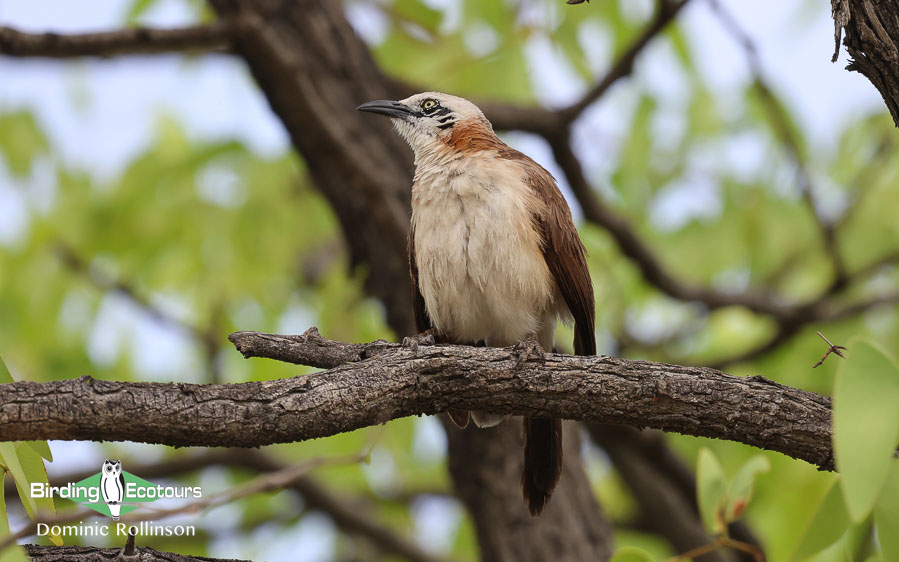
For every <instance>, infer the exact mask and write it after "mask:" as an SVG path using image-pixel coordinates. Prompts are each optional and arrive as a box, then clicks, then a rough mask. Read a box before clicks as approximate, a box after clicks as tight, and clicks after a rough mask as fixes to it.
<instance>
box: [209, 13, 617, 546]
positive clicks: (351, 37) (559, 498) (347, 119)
mask: <svg viewBox="0 0 899 562" xmlns="http://www.w3.org/2000/svg"><path fill="white" fill-rule="evenodd" d="M211 3H212V5H213V7H214V8H215V9H216V10H217V11H218V12H219V14H221V15H223V16H224V15H234V14H238V13H240V14H242V15H243V16H244V17H243V18H242V19H243V20H244V21H245V24H244V25H243V26H242V27H241V30H240V37H239V40H238V45H237V47H238V51H239V53H240V54H241V55H242V56H243V58H244V59H245V60H246V62H247V64H248V65H249V67H250V70H251V71H252V73H253V76H254V77H255V78H256V80H257V82H258V83H259V85H260V87H261V88H262V90H263V91H264V93H265V95H266V97H267V98H268V100H269V103H270V104H271V107H272V109H273V110H274V111H275V113H277V114H278V116H279V117H280V118H281V120H282V122H283V123H284V126H285V127H286V128H287V130H288V132H289V133H290V137H291V140H292V142H293V145H294V147H295V148H296V150H297V151H298V152H299V153H300V155H301V156H302V157H303V160H304V162H305V163H306V165H307V166H308V169H309V174H310V175H311V178H312V180H313V182H314V183H315V185H316V186H317V187H318V189H319V190H320V191H321V192H322V193H323V194H324V196H325V197H327V199H328V201H329V202H330V203H331V205H332V207H333V208H334V211H335V213H336V214H337V216H338V218H339V220H340V224H341V226H342V228H343V233H344V236H345V237H346V240H347V243H348V245H349V248H350V253H351V256H352V260H353V263H354V264H360V265H363V266H365V268H366V270H367V272H368V280H367V289H368V291H369V292H370V293H371V294H372V295H374V296H375V297H377V298H379V299H380V300H381V301H382V302H383V303H384V305H385V308H386V311H387V319H388V322H389V324H390V326H391V327H392V328H393V330H394V331H395V332H396V333H397V335H399V336H403V335H406V334H412V333H414V328H413V325H412V313H411V306H410V305H411V296H410V286H409V283H410V280H409V274H408V268H407V264H406V251H405V238H406V231H407V229H408V225H409V209H410V187H411V185H412V166H411V154H410V151H409V149H408V148H407V147H406V146H405V145H404V144H403V143H402V141H401V140H400V139H399V138H398V137H397V136H396V135H395V134H394V133H393V132H392V131H391V130H390V127H389V125H387V124H385V123H384V121H383V120H379V119H372V118H371V116H370V115H365V114H362V113H359V112H357V111H355V108H356V106H357V105H359V104H360V103H361V102H363V101H368V100H373V99H380V98H384V97H389V96H388V92H389V82H388V80H387V79H386V78H385V77H384V76H383V75H382V74H381V73H380V72H379V70H378V68H377V66H376V65H375V64H374V61H373V60H372V58H371V54H370V53H369V51H368V48H367V47H366V46H365V44H364V43H363V42H362V41H361V40H360V39H359V38H358V37H357V36H356V34H355V33H354V31H353V29H352V28H351V27H350V25H349V23H348V22H347V21H346V18H345V17H344V13H343V5H342V3H341V2H337V1H336V0H301V1H292V0H256V1H249V0H211ZM297 219H298V220H302V217H297ZM450 429H451V431H449V437H450V442H451V447H450V465H451V467H452V468H451V474H452V476H453V481H454V484H455V486H456V489H457V490H459V493H460V496H461V497H462V500H463V502H464V503H465V504H466V505H467V506H468V507H469V509H470V510H471V514H472V517H473V518H474V520H475V522H476V525H477V529H478V539H479V541H480V543H481V547H482V558H483V559H484V560H491V561H503V560H509V561H520V560H572V561H575V560H605V559H607V558H609V556H610V546H609V545H610V537H611V531H610V529H609V527H608V525H607V523H606V522H605V520H604V519H603V516H602V513H601V512H600V510H599V507H598V506H597V504H596V502H595V500H594V499H593V495H592V491H591V489H590V486H589V483H588V482H587V479H586V476H585V474H584V471H583V467H582V466H581V461H580V455H579V451H578V443H577V439H576V437H575V430H574V426H573V425H570V427H569V428H568V434H569V437H568V440H567V441H566V450H565V454H566V462H565V473H564V475H563V480H562V484H561V487H560V489H559V491H558V492H557V493H556V495H555V497H554V498H553V500H552V503H551V505H550V506H549V507H548V508H547V510H546V511H545V512H544V513H543V515H542V516H541V517H540V518H539V519H531V518H530V516H529V515H528V513H527V509H526V508H525V506H524V504H523V502H522V499H521V492H520V490H519V484H518V479H519V475H520V470H521V455H522V452H521V443H520V441H519V437H518V431H519V429H518V427H517V426H516V425H514V424H512V423H508V422H507V423H505V424H502V425H501V427H500V428H498V429H495V430H491V431H487V430H485V431H475V430H471V431H467V432H464V433H460V432H458V430H456V429H455V428H450Z"/></svg>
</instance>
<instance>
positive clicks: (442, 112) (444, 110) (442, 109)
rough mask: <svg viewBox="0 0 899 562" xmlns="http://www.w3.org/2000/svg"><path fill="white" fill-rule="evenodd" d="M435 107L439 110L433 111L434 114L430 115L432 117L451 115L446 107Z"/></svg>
mask: <svg viewBox="0 0 899 562" xmlns="http://www.w3.org/2000/svg"><path fill="white" fill-rule="evenodd" d="M437 107H439V108H440V109H438V110H437V111H434V112H433V114H432V115H433V116H434V117H440V116H441V115H446V114H447V113H451V112H452V110H451V109H450V108H448V107H441V106H437ZM434 109H437V108H434Z"/></svg>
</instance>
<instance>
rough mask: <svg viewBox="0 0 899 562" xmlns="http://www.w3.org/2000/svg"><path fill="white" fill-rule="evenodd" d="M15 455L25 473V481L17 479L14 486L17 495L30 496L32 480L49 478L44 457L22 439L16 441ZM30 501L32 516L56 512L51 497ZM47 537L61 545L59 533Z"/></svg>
mask: <svg viewBox="0 0 899 562" xmlns="http://www.w3.org/2000/svg"><path fill="white" fill-rule="evenodd" d="M16 456H18V458H19V463H20V464H21V465H22V472H23V473H24V474H25V478H26V480H25V482H23V483H22V484H21V485H19V482H18V481H17V482H16V488H17V489H18V490H19V496H21V497H24V496H28V497H29V498H30V497H31V494H30V492H29V491H30V490H31V483H32V482H42V483H44V484H47V483H48V482H49V479H48V478H47V469H46V468H45V467H44V459H43V458H41V455H40V454H39V453H38V452H37V451H35V450H34V449H32V448H31V446H30V445H29V444H28V443H26V442H24V441H23V442H20V443H16ZM32 501H33V502H34V505H35V513H29V515H31V517H32V518H34V517H35V515H36V512H44V513H49V514H55V513H56V506H55V505H54V503H53V498H34V499H33V500H32ZM23 503H24V500H23ZM47 538H49V539H50V541H51V542H53V544H55V545H56V546H62V537H60V536H59V535H54V534H48V535H47Z"/></svg>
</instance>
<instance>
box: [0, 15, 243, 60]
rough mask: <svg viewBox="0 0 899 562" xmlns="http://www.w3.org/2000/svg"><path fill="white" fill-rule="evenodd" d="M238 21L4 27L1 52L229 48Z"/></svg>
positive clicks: (58, 54) (64, 54)
mask: <svg viewBox="0 0 899 562" xmlns="http://www.w3.org/2000/svg"><path fill="white" fill-rule="evenodd" d="M236 26H237V21H236V20H220V21H216V22H213V23H210V24H208V25H197V26H192V27H184V28H178V29H152V28H146V27H136V28H127V29H118V30H115V31H104V32H97V33H77V34H60V33H25V32H22V31H19V30H16V29H13V28H11V27H3V26H0V55H7V56H13V57H50V58H72V57H112V56H117V55H134V54H154V53H169V52H185V51H227V50H230V48H231V43H232V40H233V38H234V35H235V33H236Z"/></svg>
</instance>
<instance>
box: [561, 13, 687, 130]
mask: <svg viewBox="0 0 899 562" xmlns="http://www.w3.org/2000/svg"><path fill="white" fill-rule="evenodd" d="M688 2H689V0H677V1H674V0H658V2H657V3H656V14H655V17H654V18H653V20H652V22H651V23H650V24H649V25H648V26H646V28H645V29H644V30H643V32H642V33H640V35H638V36H637V38H636V39H634V41H633V43H631V44H630V46H629V47H628V48H627V49H626V50H625V51H624V52H623V53H622V54H621V56H619V57H618V58H617V59H616V60H615V64H613V65H612V67H611V68H610V69H609V70H608V71H607V72H606V74H605V75H604V76H603V77H602V78H601V79H600V80H599V81H598V82H597V83H596V84H594V85H593V87H592V88H590V89H589V90H588V91H587V93H585V94H584V95H583V97H581V99H579V100H578V101H577V102H575V103H573V104H571V105H570V106H568V107H566V108H564V109H561V110H559V111H558V112H557V114H558V116H559V118H560V120H561V122H562V123H563V124H565V125H567V124H570V123H571V122H572V121H574V120H575V119H577V117H578V116H579V115H580V114H581V113H583V111H584V110H585V109H586V108H587V107H589V106H590V104H592V103H593V102H595V101H596V100H598V99H599V98H600V97H602V95H603V94H605V93H606V92H607V91H608V89H609V88H611V87H612V85H613V84H615V83H616V82H617V81H618V80H619V79H621V78H623V77H625V76H627V75H629V74H630V73H631V72H632V71H633V69H634V62H635V61H636V60H637V56H638V55H639V54H640V53H641V52H643V50H644V49H645V48H646V46H647V45H649V43H650V42H651V41H652V40H653V39H654V38H655V37H656V36H657V35H659V34H660V33H661V32H662V31H663V30H664V29H665V28H666V27H667V26H668V24H669V23H670V22H671V21H673V20H674V18H675V17H677V14H678V13H679V12H680V11H681V9H682V8H683V7H684V6H686V5H687V3H688Z"/></svg>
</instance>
